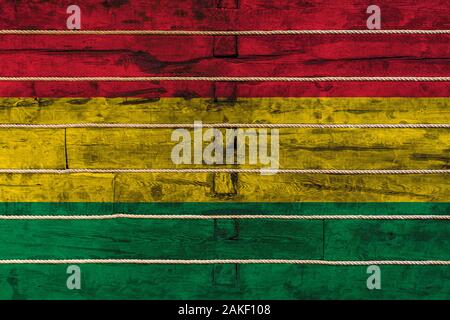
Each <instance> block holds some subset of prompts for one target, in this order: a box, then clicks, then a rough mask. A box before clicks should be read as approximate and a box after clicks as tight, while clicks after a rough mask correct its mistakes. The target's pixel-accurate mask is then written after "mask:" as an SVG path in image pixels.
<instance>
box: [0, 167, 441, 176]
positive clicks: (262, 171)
mask: <svg viewBox="0 0 450 320" xmlns="http://www.w3.org/2000/svg"><path fill="white" fill-rule="evenodd" d="M10 173H11V174H75V173H99V174H100V173H249V174H252V173H258V174H277V173H286V174H332V175H399V174H450V169H412V170H397V169H394V170H371V169H368V170H341V169H270V168H262V169H239V168H208V169H202V168H199V169H192V168H190V169H176V168H175V169H0V174H10Z"/></svg>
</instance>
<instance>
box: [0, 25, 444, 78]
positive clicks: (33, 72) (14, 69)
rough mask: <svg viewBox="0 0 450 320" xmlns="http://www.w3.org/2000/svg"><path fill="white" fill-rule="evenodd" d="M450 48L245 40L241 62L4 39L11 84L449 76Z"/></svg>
mask: <svg viewBox="0 0 450 320" xmlns="http://www.w3.org/2000/svg"><path fill="white" fill-rule="evenodd" d="M97 38H98V39H97ZM449 41H450V35H445V34H444V35H439V36H438V37H436V36H429V35H419V36H418V35H393V36H391V35H388V36H386V35H375V36H372V35H370V36H363V37H361V35H320V36H289V37H286V36H270V37H260V36H259V37H258V36H253V37H250V36H242V37H239V42H238V43H239V45H237V48H236V50H237V56H236V57H234V56H228V57H222V56H215V54H214V51H213V47H214V38H213V37H210V36H209V37H205V36H191V37H189V36H184V37H161V36H146V37H128V36H125V37H124V36H120V37H113V40H111V37H105V36H81V37H78V36H34V35H33V36H22V35H20V36H11V35H9V36H0V42H1V43H5V45H2V46H1V50H0V69H1V70H2V76H11V77H14V76H16V77H23V76H30V77H32V76H50V77H51V76H60V77H67V76H69V77H77V76H78V77H89V76H109V77H114V76H116V77H120V76H122V77H124V76H126V77H132V76H136V77H137V76H162V77H164V76H205V77H214V76H216V77H226V76H235V77H258V76H262V77H302V76H416V77H419V76H446V75H447V74H448V73H449V72H450V63H449V59H450V58H448V56H450V48H449V46H448V43H449ZM24 43H26V45H25V46H24ZM37 66H38V67H37ZM69 66H70V67H69ZM93 66H95V67H93Z"/></svg>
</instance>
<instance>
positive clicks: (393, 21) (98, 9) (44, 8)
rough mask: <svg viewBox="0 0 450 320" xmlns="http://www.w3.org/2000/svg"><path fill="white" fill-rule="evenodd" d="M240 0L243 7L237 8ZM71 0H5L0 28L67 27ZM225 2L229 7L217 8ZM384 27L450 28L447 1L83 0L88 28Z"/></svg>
mask: <svg viewBox="0 0 450 320" xmlns="http://www.w3.org/2000/svg"><path fill="white" fill-rule="evenodd" d="M236 2H238V4H239V8H238V9H233V7H234V3H236ZM71 4H74V2H73V1H72V0H60V1H52V2H50V1H16V0H2V1H1V4H0V12H1V15H2V19H0V28H1V29H65V28H66V17H67V16H68V15H67V14H66V8H67V6H69V5H71ZM220 4H222V6H224V7H225V8H218V7H220ZM370 4H377V5H379V6H380V7H381V9H382V27H383V28H384V29H391V28H392V29H408V28H409V29H449V28H450V21H449V16H448V1H447V0H427V1H416V0H396V1H391V0H377V1H376V3H372V2H368V1H366V0H346V1H329V0H310V1H292V0H239V1H238V0H221V1H219V0H181V1H172V0H159V1H156V0H152V1H148V0H102V1H96V0H84V1H79V3H78V5H79V6H80V7H81V10H82V28H83V29H168V30H169V29H192V30H207V29H212V30H248V29H365V28H366V19H367V14H366V8H367V6H368V5H370Z"/></svg>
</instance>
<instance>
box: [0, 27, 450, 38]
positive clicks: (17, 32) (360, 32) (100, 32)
mask: <svg viewBox="0 0 450 320" xmlns="http://www.w3.org/2000/svg"><path fill="white" fill-rule="evenodd" d="M0 34H11V35H156V36H170V35H172V36H266V35H325V34H331V35H333V34H343V35H345V34H349V35H365V34H367V35H371V34H423V35H434V34H450V30H401V29H400V30H229V31H227V30H217V31H215V30H0Z"/></svg>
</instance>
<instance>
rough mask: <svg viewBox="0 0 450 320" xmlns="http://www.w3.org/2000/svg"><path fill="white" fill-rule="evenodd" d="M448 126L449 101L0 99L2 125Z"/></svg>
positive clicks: (392, 99) (433, 99) (345, 99)
mask: <svg viewBox="0 0 450 320" xmlns="http://www.w3.org/2000/svg"><path fill="white" fill-rule="evenodd" d="M195 120H202V121H203V122H210V123H217V122H230V123H252V122H255V123H256V122H268V123H292V122H294V123H295V122H297V123H449V122H450V100H449V99H448V98H242V99H238V100H237V101H235V102H226V101H219V102H215V101H212V100H211V99H197V98H196V99H189V100H186V99H182V98H162V99H139V98H111V99H107V98H92V99H79V98H46V99H32V98H0V123H30V124H32V123H79V122H96V123H97V122H99V123H192V122H193V121H195Z"/></svg>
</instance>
